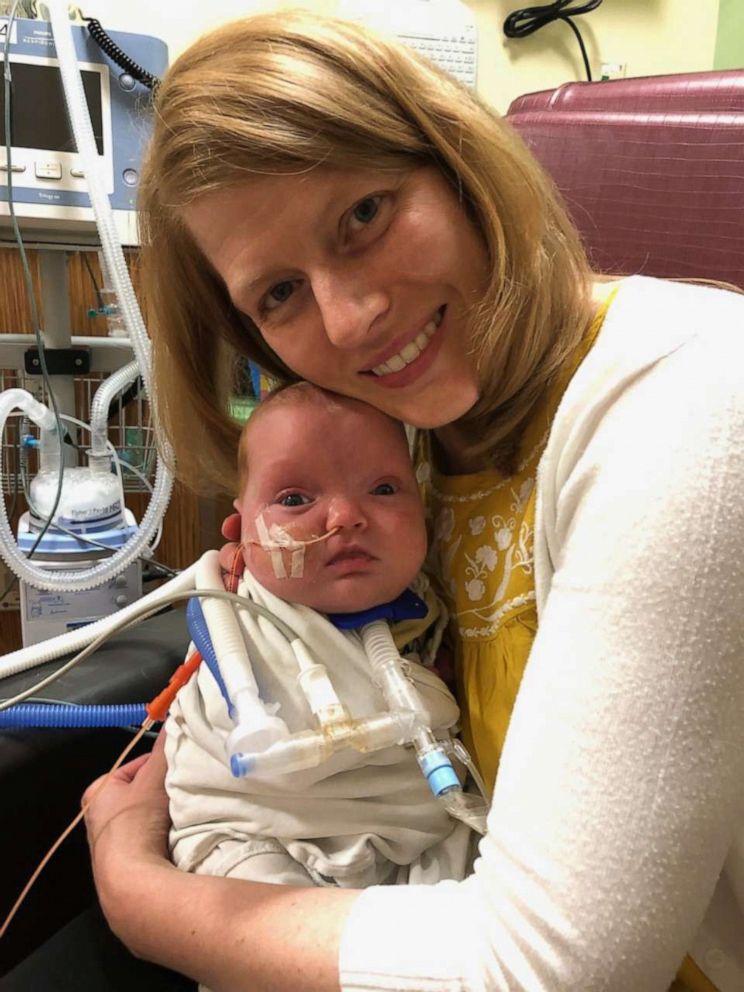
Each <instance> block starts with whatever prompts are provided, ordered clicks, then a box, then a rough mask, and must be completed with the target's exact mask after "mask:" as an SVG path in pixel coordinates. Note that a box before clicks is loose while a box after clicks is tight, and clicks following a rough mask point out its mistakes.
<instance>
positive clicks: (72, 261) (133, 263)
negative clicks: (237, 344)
mask: <svg viewBox="0 0 744 992" xmlns="http://www.w3.org/2000/svg"><path fill="white" fill-rule="evenodd" d="M28 256H29V264H30V268H31V272H32V276H33V278H34V283H35V288H36V295H37V300H38V301H39V303H38V305H39V306H41V302H40V301H41V294H40V291H39V279H38V257H37V254H36V253H35V252H34V251H29V252H28ZM127 261H128V263H129V267H130V272H131V274H132V281H133V284H134V286H135V290H136V289H137V284H138V278H137V277H138V266H137V262H138V260H137V256H136V254H135V253H132V254H130V255H128V257H127ZM88 262H89V263H90V266H91V268H92V270H93V273H94V275H95V277H96V279H97V280H98V284H99V286H100V285H101V273H100V267H99V264H98V258H97V255H96V253H95V252H89V253H88ZM67 271H68V279H69V286H70V293H69V305H70V319H71V325H72V331H73V334H82V335H94V336H98V335H102V336H105V335H106V322H105V319H104V318H103V317H89V316H88V310H89V309H91V308H95V307H96V303H97V301H96V294H95V287H94V285H93V281H92V279H91V276H90V273H89V272H88V270H87V267H86V266H85V264H84V260H83V258H82V255H81V254H80V253H79V252H70V253H69V254H68V255H67ZM40 317H41V320H42V326H43V314H42V315H40ZM32 332H33V327H32V321H31V308H30V306H29V302H28V300H27V298H26V290H25V283H24V280H23V270H22V267H21V259H20V255H19V253H18V251H17V249H16V248H15V247H8V246H5V245H3V246H2V247H0V334H6V333H16V334H30V333H32ZM1 364H2V362H1V361H0V365H1ZM3 470H5V466H3ZM6 498H8V497H7V496H6ZM147 498H148V497H147V495H146V494H144V493H128V494H127V500H126V502H127V505H128V506H129V507H130V509H131V510H132V511H133V513H134V514H135V517H136V518H137V519H138V520H139V519H141V517H142V513H143V512H144V508H145V507H146V505H147ZM11 501H12V497H10V498H9V500H8V504H7V505H8V506H10V502H11ZM25 509H26V506H25V502H24V501H23V498H22V495H19V497H18V499H17V500H16V506H15V510H14V513H13V520H12V522H13V524H14V525H15V522H16V520H17V519H18V517H19V516H20V514H21V513H22V512H23V511H24V510H25ZM223 511H224V512H223ZM226 512H229V501H227V500H225V501H209V500H206V501H205V500H200V499H198V498H197V497H196V496H194V495H193V494H192V493H190V492H189V491H187V490H186V489H185V488H184V487H183V486H180V485H176V488H175V490H174V494H173V498H172V500H171V504H170V506H169V508H168V512H167V514H166V517H165V521H164V527H163V537H162V540H161V542H160V546H159V548H158V550H157V552H156V557H157V559H158V560H159V561H162V562H163V563H164V564H166V565H169V566H170V567H171V568H184V567H185V566H187V565H189V564H190V563H191V562H192V561H194V559H195V558H196V557H197V556H198V555H199V554H200V553H201V551H203V550H204V549H205V548H208V547H214V546H216V544H217V543H218V542H219V523H220V520H221V519H222V516H223V515H224V513H226ZM3 577H4V576H3V570H0V581H2V579H3ZM4 588H5V583H3V585H2V588H0V593H1V592H2V590H3V589H4ZM20 644H21V635H20V616H19V613H18V607H17V606H9V604H8V602H6V603H5V604H0V653H5V652H7V651H12V650H14V649H15V648H17V647H20Z"/></svg>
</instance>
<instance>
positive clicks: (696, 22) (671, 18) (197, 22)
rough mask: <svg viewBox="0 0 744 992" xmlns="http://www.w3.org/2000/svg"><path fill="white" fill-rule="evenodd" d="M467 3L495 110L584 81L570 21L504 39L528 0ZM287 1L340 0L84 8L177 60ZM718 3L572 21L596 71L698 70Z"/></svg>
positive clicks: (637, 7)
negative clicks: (163, 45) (605, 65)
mask: <svg viewBox="0 0 744 992" xmlns="http://www.w3.org/2000/svg"><path fill="white" fill-rule="evenodd" d="M396 2H397V3H404V2H405V0H396ZM467 5H468V6H469V7H470V8H471V9H472V10H473V11H474V13H475V15H476V19H477V23H478V35H479V37H478V41H479V62H478V89H479V91H480V92H481V93H482V94H483V95H484V96H485V97H486V99H488V100H489V101H490V102H491V103H492V104H493V105H494V106H495V107H497V109H499V110H501V111H505V110H506V109H507V107H508V106H509V103H510V102H511V100H512V99H513V98H514V97H516V96H519V95H520V94H521V93H526V92H529V91H531V90H537V89H545V88H548V87H553V86H557V85H559V84H560V83H563V82H566V81H568V80H572V79H583V78H584V70H583V64H582V61H581V56H580V53H579V48H578V44H577V43H576V40H575V39H574V36H573V33H572V32H571V30H570V28H568V27H567V26H566V25H565V24H562V23H555V24H551V25H549V26H547V27H545V28H543V29H542V30H541V31H539V32H538V33H537V34H535V35H532V36H531V37H530V38H526V39H522V40H519V41H512V40H509V39H506V38H505V37H504V34H503V31H502V25H503V22H504V20H505V18H506V16H507V14H509V13H510V12H511V11H512V10H514V9H515V8H516V7H520V6H527V3H526V0H525V2H523V0H467ZM287 6H304V7H306V8H310V9H312V10H315V11H317V12H319V13H333V12H334V11H335V9H336V2H335V0H304V2H298V3H294V4H293V3H291V2H290V3H287V0H209V2H207V3H204V0H199V2H194V0H170V2H168V3H164V2H160V3H158V2H153V0H126V3H124V2H122V0H86V4H85V12H86V14H88V15H89V16H93V17H98V18H99V19H100V20H101V22H102V23H103V24H104V26H107V27H110V28H113V29H119V30H124V31H139V32H142V33H143V34H153V35H156V36H158V37H160V38H162V39H163V40H165V41H166V42H167V44H168V47H169V49H170V53H171V58H173V57H175V56H176V55H178V54H179V52H181V51H183V49H184V48H186V47H187V46H188V44H189V43H190V42H191V41H193V40H194V39H195V38H196V37H198V36H199V35H200V34H202V33H203V32H204V31H207V30H208V29H209V28H211V27H215V26H216V25H218V24H220V23H222V22H224V21H227V20H231V19H233V18H236V17H241V16H244V15H246V14H250V13H254V12H257V11H265V10H275V9H278V8H281V7H287ZM718 8H719V0H695V2H694V3H693V2H692V0H604V3H603V4H602V5H601V6H600V7H599V8H597V10H595V11H593V12H592V13H590V14H588V15H585V16H584V17H580V18H577V19H576V22H575V23H576V24H577V26H578V27H579V29H580V30H581V32H582V35H583V37H584V42H585V44H586V46H587V51H588V54H589V58H590V62H591V65H592V72H593V74H596V75H597V76H598V74H599V65H600V62H623V63H625V64H626V65H627V75H629V76H643V75H657V74H661V73H669V72H695V71H700V70H704V69H712V68H713V60H714V52H715V43H716V28H717V24H718ZM176 11H177V16H176Z"/></svg>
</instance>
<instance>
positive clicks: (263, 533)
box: [256, 513, 287, 579]
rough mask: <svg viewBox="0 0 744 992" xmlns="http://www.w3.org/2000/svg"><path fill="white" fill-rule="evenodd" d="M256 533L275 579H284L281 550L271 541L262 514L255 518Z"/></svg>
mask: <svg viewBox="0 0 744 992" xmlns="http://www.w3.org/2000/svg"><path fill="white" fill-rule="evenodd" d="M256 532H257V533H258V540H259V543H260V545H261V547H262V548H263V549H264V551H268V553H269V557H270V558H271V567H272V568H273V569H274V575H275V577H276V578H277V579H286V578H287V569H286V568H285V567H284V559H283V558H282V552H281V548H280V546H278V545H277V544H275V543H274V542H273V541H272V540H271V537H270V536H269V532H268V530H267V528H266V524H265V522H264V518H263V514H262V513H259V515H258V516H257V517H256Z"/></svg>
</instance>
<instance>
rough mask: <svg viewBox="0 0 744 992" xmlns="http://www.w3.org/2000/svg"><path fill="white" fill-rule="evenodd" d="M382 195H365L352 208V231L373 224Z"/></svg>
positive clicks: (350, 225) (350, 224) (350, 223)
mask: <svg viewBox="0 0 744 992" xmlns="http://www.w3.org/2000/svg"><path fill="white" fill-rule="evenodd" d="M381 200H382V197H381V196H365V198H364V199H363V200H360V201H359V203H357V205H356V206H355V207H353V208H352V211H351V218H350V220H349V227H350V228H351V230H352V231H358V230H360V229H361V228H363V227H365V226H366V225H367V224H371V223H372V221H373V220H374V219H375V217H376V216H377V212H378V210H379V209H380V201H381Z"/></svg>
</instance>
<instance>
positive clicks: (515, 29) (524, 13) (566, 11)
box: [504, 0, 602, 83]
mask: <svg viewBox="0 0 744 992" xmlns="http://www.w3.org/2000/svg"><path fill="white" fill-rule="evenodd" d="M601 3H602V0H586V2H585V3H579V2H576V0H556V2H555V3H548V4H543V5H542V6H541V7H522V8H521V9H520V10H515V11H513V12H512V13H511V14H509V16H508V17H507V19H506V20H505V21H504V34H505V35H506V37H507V38H526V37H527V36H528V35H530V34H534V33H535V31H539V30H540V28H542V27H545V25H546V24H551V23H552V22H553V21H563V23H564V24H567V25H568V26H569V27H570V28H571V30H572V31H573V33H574V35H575V36H576V40H577V41H578V43H579V48H580V49H581V57H582V59H583V60H584V69H585V70H586V78H587V80H588V81H589V82H590V83H591V81H592V70H591V68H590V67H589V59H588V57H587V54H586V48H585V47H584V39H583V38H582V37H581V32H580V31H579V29H578V28H577V27H576V25H575V24H574V22H573V21H572V20H571V18H572V17H578V16H579V15H580V14H589V13H590V12H591V11H592V10H596V9H597V7H599V5H600V4H601Z"/></svg>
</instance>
